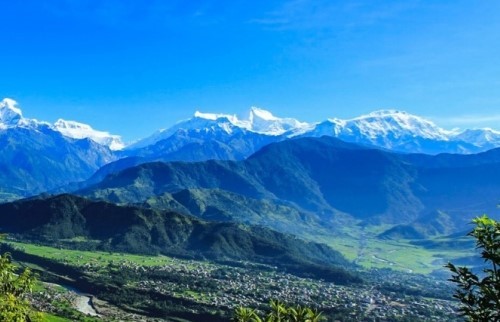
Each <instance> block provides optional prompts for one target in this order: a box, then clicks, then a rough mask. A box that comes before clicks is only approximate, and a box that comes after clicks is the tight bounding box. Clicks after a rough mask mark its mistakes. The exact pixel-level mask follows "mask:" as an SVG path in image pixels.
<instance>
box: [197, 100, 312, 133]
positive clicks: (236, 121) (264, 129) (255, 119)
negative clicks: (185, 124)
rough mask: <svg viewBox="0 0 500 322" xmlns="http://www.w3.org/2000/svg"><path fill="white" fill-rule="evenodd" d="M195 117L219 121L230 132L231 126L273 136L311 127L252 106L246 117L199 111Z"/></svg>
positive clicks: (220, 125)
mask: <svg viewBox="0 0 500 322" xmlns="http://www.w3.org/2000/svg"><path fill="white" fill-rule="evenodd" d="M194 117H195V118H201V119H205V120H210V121H217V122H218V123H219V127H221V128H223V129H225V130H226V132H228V133H229V132H230V131H229V130H228V129H230V128H231V126H236V127H239V128H242V129H245V130H247V131H251V132H256V133H260V134H266V135H273V136H276V135H282V134H284V133H285V132H288V131H295V130H300V129H305V128H310V127H311V125H310V124H308V123H304V122H299V121H297V120H296V119H292V118H279V117H276V116H274V115H273V114H272V113H271V112H270V111H267V110H264V109H262V108H258V107H251V108H250V111H249V112H248V113H247V115H246V117H243V118H241V119H240V118H238V117H237V116H236V115H229V114H214V113H202V112H199V111H196V113H195V114H194Z"/></svg>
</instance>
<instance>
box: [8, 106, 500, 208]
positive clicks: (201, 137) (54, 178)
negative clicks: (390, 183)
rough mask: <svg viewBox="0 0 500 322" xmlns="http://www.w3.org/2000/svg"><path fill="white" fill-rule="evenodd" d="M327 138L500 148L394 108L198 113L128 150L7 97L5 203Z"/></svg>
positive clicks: (411, 148) (410, 146) (401, 147)
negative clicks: (166, 165)
mask: <svg viewBox="0 0 500 322" xmlns="http://www.w3.org/2000/svg"><path fill="white" fill-rule="evenodd" d="M323 135H327V136H331V137H337V138H339V139H341V140H343V141H346V142H353V143H357V144H360V145H362V146H366V147H377V148H381V149H386V150H390V151H396V152H402V153H416V152H419V153H420V152H425V153H430V154H437V153H463V154H467V153H477V152H480V151H485V150H488V149H490V148H495V147H497V146H500V132H497V131H494V130H491V129H480V130H478V129H475V130H465V131H462V132H459V131H447V130H444V129H442V128H440V127H438V126H436V125H435V124H433V123H432V122H430V121H428V120H426V119H424V118H421V117H418V116H414V115H411V114H408V113H405V112H400V111H394V110H385V111H378V112H373V113H370V114H368V115H364V116H360V117H357V118H353V119H350V120H340V119H328V120H326V121H323V122H319V123H307V122H301V121H298V120H295V119H292V118H279V117H276V116H274V115H273V114H272V113H271V112H269V111H266V110H263V109H259V108H252V109H251V110H250V111H249V113H248V115H247V116H246V117H243V118H238V117H237V116H235V115H226V114H210V113H201V112H196V113H195V115H194V117H193V118H191V119H188V120H185V121H181V122H179V123H177V124H175V125H174V126H172V127H171V128H169V129H166V130H160V131H157V132H156V133H154V134H153V135H151V136H150V137H148V138H145V139H142V140H139V141H138V142H135V143H133V144H130V145H127V146H125V144H123V143H122V141H121V139H120V137H119V136H117V135H112V134H109V133H107V132H105V131H98V130H94V129H93V128H92V127H91V126H89V125H86V124H82V123H79V122H76V121H66V120H62V119H59V120H58V121H56V122H55V123H54V124H50V123H47V122H41V121H37V120H34V119H28V118H25V117H23V115H22V112H21V110H20V109H19V108H18V106H17V103H16V102H15V101H13V100H11V99H4V100H3V101H1V103H0V148H2V152H3V153H2V155H1V156H0V169H2V174H1V175H0V187H1V188H0V199H1V200H10V199H15V198H19V197H23V196H29V195H33V194H37V193H40V192H44V191H51V190H54V189H59V190H58V191H65V190H68V189H69V188H62V189H63V190H60V189H61V187H65V186H67V185H68V184H73V183H75V182H81V181H84V180H87V179H89V178H90V177H91V176H92V180H91V181H92V182H93V183H97V182H99V181H100V180H102V179H104V178H105V177H106V176H107V175H109V174H112V173H116V172H118V171H121V170H124V169H126V168H129V167H132V166H137V165H140V164H143V163H148V162H155V161H161V162H168V161H183V162H186V161H189V162H195V161H206V160H211V159H214V160H244V159H246V158H248V157H249V156H251V155H253V154H254V153H256V152H257V151H259V150H261V149H262V148H264V147H266V146H268V145H269V144H271V143H275V142H283V141H287V140H290V139H294V138H307V137H320V136H323ZM433 160H434V159H433ZM432 162H436V161H432Z"/></svg>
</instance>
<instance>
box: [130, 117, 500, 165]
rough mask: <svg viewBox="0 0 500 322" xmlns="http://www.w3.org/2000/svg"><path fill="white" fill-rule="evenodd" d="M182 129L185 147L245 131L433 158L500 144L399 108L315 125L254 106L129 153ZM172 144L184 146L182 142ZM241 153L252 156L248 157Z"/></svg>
mask: <svg viewBox="0 0 500 322" xmlns="http://www.w3.org/2000/svg"><path fill="white" fill-rule="evenodd" d="M179 131H181V132H182V131H183V133H184V142H185V144H187V143H188V142H190V140H189V139H187V138H190V139H193V140H212V139H214V138H215V137H218V138H219V139H220V136H224V137H231V136H232V135H233V133H238V136H241V135H242V134H241V133H246V139H247V140H252V139H253V138H251V137H252V136H255V135H256V134H259V135H262V136H265V137H267V140H265V141H266V142H277V141H281V140H285V139H288V138H292V137H319V136H323V135H328V136H333V137H337V138H339V139H342V140H344V141H348V142H355V143H360V144H365V145H371V146H376V147H381V148H385V149H390V150H394V151H399V152H410V153H416V152H418V153H429V154H437V153H443V152H448V153H475V152H481V151H485V150H488V149H491V148H495V147H499V146H500V134H499V133H500V132H497V131H494V130H491V129H476V130H465V131H456V130H453V131H451V130H445V129H443V128H441V127H439V126H437V125H436V124H434V123H433V122H432V121H430V120H427V119H425V118H423V117H420V116H416V115H412V114H409V113H407V112H402V111H397V110H379V111H375V112H372V113H369V114H366V115H362V116H359V117H355V118H352V119H346V120H342V119H337V118H333V119H328V120H326V121H323V122H319V123H313V124H311V123H306V122H301V121H298V120H296V119H292V118H280V117H276V116H274V115H273V114H272V113H271V112H269V111H266V110H263V109H260V108H256V107H253V108H251V110H250V111H249V113H248V115H247V116H246V117H244V118H238V117H237V116H236V115H228V114H215V113H202V112H196V113H195V114H194V116H193V117H192V118H190V119H188V120H185V121H181V122H179V123H177V124H175V125H174V126H173V127H171V128H169V129H166V130H160V131H158V132H156V133H155V134H153V135H152V136H150V137H148V138H146V139H143V140H140V141H138V142H137V143H135V144H133V145H131V146H129V147H128V149H129V150H137V149H141V148H145V147H147V146H152V145H155V144H157V143H158V142H162V141H164V140H167V139H169V138H171V137H173V136H174V135H175V134H176V133H179ZM186 133H189V135H188V136H187V135H186ZM223 141H224V142H227V141H228V140H227V139H225V140H223ZM169 145H172V143H169ZM173 145H175V146H177V148H179V147H180V144H179V143H176V144H173ZM181 145H182V146H183V144H181ZM256 146H260V145H259V144H257V145H256ZM156 150H157V151H158V149H156ZM170 152H171V151H170ZM245 152H249V151H247V150H246V151H245ZM241 155H242V156H245V157H246V156H248V155H246V153H243V154H241ZM210 157H215V156H210Z"/></svg>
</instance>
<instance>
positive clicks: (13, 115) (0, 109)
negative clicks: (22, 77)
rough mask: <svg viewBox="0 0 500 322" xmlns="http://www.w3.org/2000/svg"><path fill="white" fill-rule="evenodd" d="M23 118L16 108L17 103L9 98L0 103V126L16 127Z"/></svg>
mask: <svg viewBox="0 0 500 322" xmlns="http://www.w3.org/2000/svg"><path fill="white" fill-rule="evenodd" d="M22 118H23V113H22V112H21V109H19V108H18V107H17V102H16V101H14V100H13V99H10V98H4V99H3V100H2V101H1V102H0V125H4V126H12V125H17V124H18V123H19V121H21V120H22Z"/></svg>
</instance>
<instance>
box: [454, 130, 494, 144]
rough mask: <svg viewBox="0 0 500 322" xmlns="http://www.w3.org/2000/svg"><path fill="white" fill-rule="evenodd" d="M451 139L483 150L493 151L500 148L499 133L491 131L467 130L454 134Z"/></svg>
mask: <svg viewBox="0 0 500 322" xmlns="http://www.w3.org/2000/svg"><path fill="white" fill-rule="evenodd" d="M451 139H453V140H458V141H464V142H470V143H472V144H474V145H475V146H478V147H482V148H484V149H493V148H496V147H499V146H500V131H495V130H493V129H489V128H486V129H467V130H465V131H463V132H458V133H454V134H453V135H451Z"/></svg>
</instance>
